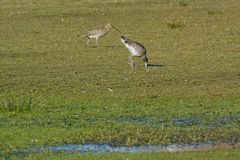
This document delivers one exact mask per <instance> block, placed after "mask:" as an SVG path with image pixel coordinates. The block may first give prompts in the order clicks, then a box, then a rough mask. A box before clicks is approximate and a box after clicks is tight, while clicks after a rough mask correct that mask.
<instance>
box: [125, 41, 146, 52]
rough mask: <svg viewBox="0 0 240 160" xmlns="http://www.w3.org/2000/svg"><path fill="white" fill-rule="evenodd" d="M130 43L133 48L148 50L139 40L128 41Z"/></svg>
mask: <svg viewBox="0 0 240 160" xmlns="http://www.w3.org/2000/svg"><path fill="white" fill-rule="evenodd" d="M128 44H129V45H131V46H132V47H133V48H135V49H136V50H138V51H143V50H145V51H146V48H145V47H144V46H143V45H142V44H140V43H138V42H134V41H128Z"/></svg>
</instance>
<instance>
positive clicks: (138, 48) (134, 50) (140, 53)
mask: <svg viewBox="0 0 240 160" xmlns="http://www.w3.org/2000/svg"><path fill="white" fill-rule="evenodd" d="M121 41H122V43H123V44H124V45H125V47H127V49H128V50H129V52H130V53H131V55H130V57H129V60H130V63H131V66H132V67H134V66H135V65H134V62H133V57H140V58H141V60H142V61H143V62H144V65H145V67H147V66H148V58H147V50H146V48H145V47H144V46H143V45H142V44H140V43H138V42H134V41H131V40H130V39H128V38H126V37H124V36H121Z"/></svg>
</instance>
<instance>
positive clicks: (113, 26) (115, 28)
mask: <svg viewBox="0 0 240 160" xmlns="http://www.w3.org/2000/svg"><path fill="white" fill-rule="evenodd" d="M112 28H114V29H115V30H116V31H118V32H119V33H122V32H121V31H119V30H118V29H117V28H116V27H114V26H113V25H112Z"/></svg>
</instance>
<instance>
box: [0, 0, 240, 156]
mask: <svg viewBox="0 0 240 160" xmlns="http://www.w3.org/2000/svg"><path fill="white" fill-rule="evenodd" d="M239 6H240V3H239V2H237V1H234V0H230V1H227V2H226V1H224V0H221V2H219V1H217V0H211V1H207V0H203V1H195V0H187V1H179V0H163V1H155V0H147V1H145V0H144V1H143V0H129V1H125V0H121V1H120V0H119V1H110V0H106V1H99V2H95V1H88V0H82V1H77V0H71V1H61V0H52V1H35V0H34V1H32V0H23V1H7V0H2V1H1V2H0V16H1V20H0V77H1V78H0V105H1V106H0V127H1V132H0V148H1V150H3V151H4V152H5V151H8V150H11V149H13V148H18V147H20V148H23V147H29V146H41V145H58V144H59V145H61V144H66V143H114V144H117V145H139V144H168V143H195V142H196V143H199V142H200V143H201V142H207V141H209V140H212V141H214V142H222V141H231V142H236V141H239V138H240V137H239V134H240V129H239V125H238V124H239V120H236V121H234V122H231V125H223V126H220V127H216V128H211V127H207V126H208V125H209V124H215V123H217V122H215V120H216V119H218V118H219V117H224V116H234V117H240V107H239V106H240V97H239V95H240V81H239V79H240V72H239V71H240V67H239V61H240V53H239V50H240V46H239V41H240V36H239V34H240V32H239V27H240V21H238V20H237V19H238V18H239V16H240V12H239ZM107 22H110V23H112V24H113V25H114V26H116V27H117V28H118V29H120V30H121V31H122V32H123V35H125V36H127V37H129V38H130V39H133V40H136V41H138V42H141V43H142V44H144V46H145V47H146V48H147V50H148V56H149V63H150V64H154V65H156V66H155V67H149V68H148V69H146V68H144V65H143V64H142V62H140V60H138V59H136V63H137V67H136V68H131V67H130V65H129V64H128V55H129V53H128V50H127V49H126V48H124V46H123V45H122V44H121V42H120V35H119V33H117V32H114V31H112V32H111V33H110V34H109V35H107V36H106V37H104V38H102V39H100V40H99V44H100V47H99V48H97V47H87V46H86V40H85V39H81V38H79V37H78V35H81V34H83V33H84V32H85V31H87V30H88V29H90V28H93V27H95V26H99V25H103V24H106V23H107ZM90 44H91V45H95V42H94V40H92V41H91V42H90ZM157 65H163V66H162V67H160V66H159V67H157ZM185 117H200V118H201V119H202V120H203V122H202V123H201V124H196V125H187V126H180V127H179V126H176V125H174V124H173V123H171V122H172V120H173V119H174V118H185ZM121 118H125V119H131V118H132V119H133V118H151V119H153V120H154V121H156V122H161V121H164V122H166V125H162V126H161V125H160V126H154V125H151V124H149V123H144V122H141V123H135V122H131V121H121ZM119 119H120V120H119ZM236 125H238V127H236ZM217 153H218V152H217ZM219 154H220V153H219ZM173 156H175V155H173Z"/></svg>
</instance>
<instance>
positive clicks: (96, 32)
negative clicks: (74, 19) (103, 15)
mask: <svg viewBox="0 0 240 160" xmlns="http://www.w3.org/2000/svg"><path fill="white" fill-rule="evenodd" d="M111 28H113V29H115V30H116V31H118V32H119V33H121V31H119V30H118V29H117V28H116V27H114V26H113V25H111V24H110V23H107V24H106V25H105V26H102V27H97V28H95V29H92V30H90V31H88V32H87V33H85V34H84V35H82V37H84V38H87V45H89V40H90V39H96V44H97V46H99V44H98V39H99V38H102V37H104V36H106V35H107V34H108V33H109V32H110V30H111Z"/></svg>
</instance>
